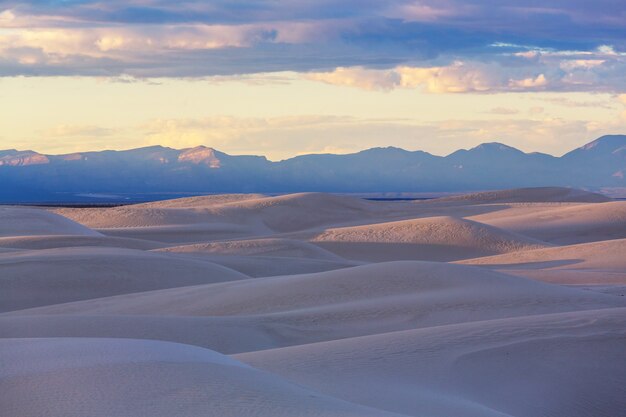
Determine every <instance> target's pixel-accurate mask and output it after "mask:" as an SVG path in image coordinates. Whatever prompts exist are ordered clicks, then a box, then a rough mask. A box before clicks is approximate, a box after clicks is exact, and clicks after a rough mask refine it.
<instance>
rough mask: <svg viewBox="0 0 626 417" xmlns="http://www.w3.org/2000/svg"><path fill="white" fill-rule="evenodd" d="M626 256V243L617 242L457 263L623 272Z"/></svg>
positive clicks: (514, 253)
mask: <svg viewBox="0 0 626 417" xmlns="http://www.w3.org/2000/svg"><path fill="white" fill-rule="evenodd" d="M624 254H626V239H616V240H605V241H601V242H591V243H579V244H577V245H567V246H558V247H551V248H541V249H534V250H524V251H519V252H512V253H505V254H502V255H494V256H487V257H484V258H477V259H468V260H464V261H459V262H458V263H461V264H467V265H485V266H492V267H512V268H529V269H539V268H541V269H576V270H595V271H624V270H626V256H624Z"/></svg>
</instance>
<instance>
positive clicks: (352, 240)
mask: <svg viewBox="0 0 626 417" xmlns="http://www.w3.org/2000/svg"><path fill="white" fill-rule="evenodd" d="M310 240H311V241H312V242H314V243H316V244H318V245H320V246H322V247H323V248H325V249H328V250H330V251H332V252H335V253H337V254H338V255H341V256H344V257H346V258H352V259H361V260H371V261H385V260H401V259H421V260H438V261H447V260H455V259H463V258H468V257H474V256H480V255H478V254H483V256H484V255H487V254H496V253H504V252H511V251H518V250H524V249H531V248H533V249H534V248H540V247H545V246H546V244H545V243H543V242H539V241H537V240H534V239H531V238H527V237H524V236H521V235H517V234H514V233H511V232H508V231H504V230H500V229H498V228H495V227H492V226H488V225H484V224H480V223H478V222H474V221H470V220H465V219H459V218H454V217H427V218H421V219H411V220H402V221H396V222H389V223H379V224H370V225H363V226H353V227H342V228H335V229H328V230H326V231H324V232H322V233H319V234H317V235H315V236H313V237H312V238H311V239H310Z"/></svg>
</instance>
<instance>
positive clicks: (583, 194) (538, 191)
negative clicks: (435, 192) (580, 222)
mask: <svg viewBox="0 0 626 417" xmlns="http://www.w3.org/2000/svg"><path fill="white" fill-rule="evenodd" d="M607 201H611V199H610V198H608V197H606V196H604V195H602V194H598V193H591V192H588V191H583V190H579V189H576V188H564V187H535V188H515V189H511V190H498V191H485V192H481V193H469V194H462V195H458V196H452V197H442V198H436V199H433V200H430V201H428V203H442V202H459V203H463V204H493V203H549V202H563V203H604V202H607Z"/></svg>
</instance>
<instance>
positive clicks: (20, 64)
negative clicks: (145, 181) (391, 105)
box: [0, 0, 626, 92]
mask: <svg viewBox="0 0 626 417" xmlns="http://www.w3.org/2000/svg"><path fill="white" fill-rule="evenodd" d="M620 4H621V2H619V1H615V0H598V1H596V2H593V4H592V3H589V2H584V1H565V0H546V1H544V2H542V3H541V4H539V3H537V2H532V3H530V2H528V1H524V0H512V1H508V2H502V1H496V0H463V1H461V0H420V1H415V0H390V1H386V2H380V1H375V0H341V1H339V0H318V1H315V2H314V1H309V0H298V1H293V2H288V3H284V2H276V1H273V0H255V1H252V0H241V1H236V2H233V1H227V0H210V1H206V0H181V1H179V2H175V3H173V2H171V1H166V0H125V1H122V0H109V1H106V2H105V1H102V0H72V1H62V2H60V1H55V0H21V1H11V0H9V1H1V2H0V76H14V75H31V76H32V75H37V76H45V75H67V76H70V75H88V76H91V75H97V76H102V75H109V76H120V75H122V74H128V75H130V76H133V77H206V76H215V75H220V76H232V75H239V74H254V73H259V72H284V71H296V72H306V73H309V75H308V76H309V77H311V78H318V79H319V80H320V81H324V82H330V83H332V84H338V85H351V86H355V87H360V88H366V89H383V90H384V89H392V88H410V87H412V86H413V87H414V86H419V87H420V88H424V89H426V90H427V91H431V92H492V91H493V92H498V91H516V90H522V91H527V90H530V89H542V90H549V91H602V92H622V91H625V90H626V85H625V84H626V80H625V79H624V77H623V74H624V71H625V70H626V62H625V60H626V58H625V55H624V53H625V51H626V23H625V22H626V16H624V9H623V5H620ZM531 28H532V30H531ZM455 63H461V64H459V65H456V64H455ZM372 71H374V72H372ZM376 71H378V72H376Z"/></svg>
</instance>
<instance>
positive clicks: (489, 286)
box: [20, 261, 626, 325]
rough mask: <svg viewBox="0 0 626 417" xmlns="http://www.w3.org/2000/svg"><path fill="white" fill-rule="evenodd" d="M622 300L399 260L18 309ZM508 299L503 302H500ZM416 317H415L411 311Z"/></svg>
mask: <svg viewBox="0 0 626 417" xmlns="http://www.w3.org/2000/svg"><path fill="white" fill-rule="evenodd" d="M623 305H626V300H623V299H621V298H618V297H614V296H609V295H605V294H596V293H593V292H589V291H582V290H576V289H570V288H564V287H559V286H552V285H547V284H543V283H539V282H534V281H531V280H527V279H524V278H519V277H512V276H509V275H505V274H502V273H498V272H492V271H488V270H483V269H481V268H475V267H470V266H464V265H452V264H443V263H436V262H416V261H397V262H388V263H380V264H371V265H364V266H358V267H353V268H346V269H341V270H335V271H328V272H321V273H315V274H302V275H293V276H283V277H268V278H263V279H248V280H240V281H232V282H225V283H219V284H211V285H201V286H193V287H184V288H171V289H166V290H160V291H151V292H143V293H135V294H127V295H121V296H116V297H108V298H101V299H97V300H87V301H83V302H74V303H68V304H61V305H56V306H48V307H42V308H35V309H30V310H27V311H26V310H25V311H22V312H20V314H159V315H187V316H229V315H263V314H273V315H276V314H277V313H285V314H287V313H289V314H292V313H297V314H303V317H305V319H306V317H307V315H308V317H309V318H310V319H311V320H312V321H313V319H314V318H317V320H318V323H322V322H324V321H327V322H329V323H331V322H333V320H337V321H341V320H346V321H348V322H350V321H352V322H354V323H355V324H358V322H360V321H361V322H362V324H367V322H368V320H371V319H372V317H376V316H378V317H379V318H380V319H381V320H383V321H384V320H386V319H391V318H392V317H394V316H397V317H400V318H402V320H407V319H408V318H409V317H414V319H412V323H413V324H418V323H420V325H425V324H433V323H435V324H441V323H450V322H454V321H455V320H460V321H467V320H482V319H487V318H494V317H509V316H511V315H516V314H538V313H544V312H555V311H569V310H576V309H585V308H586V309H591V308H593V309H596V308H608V307H615V306H623ZM504 306H506V308H505V307H504ZM415 317H417V319H415Z"/></svg>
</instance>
